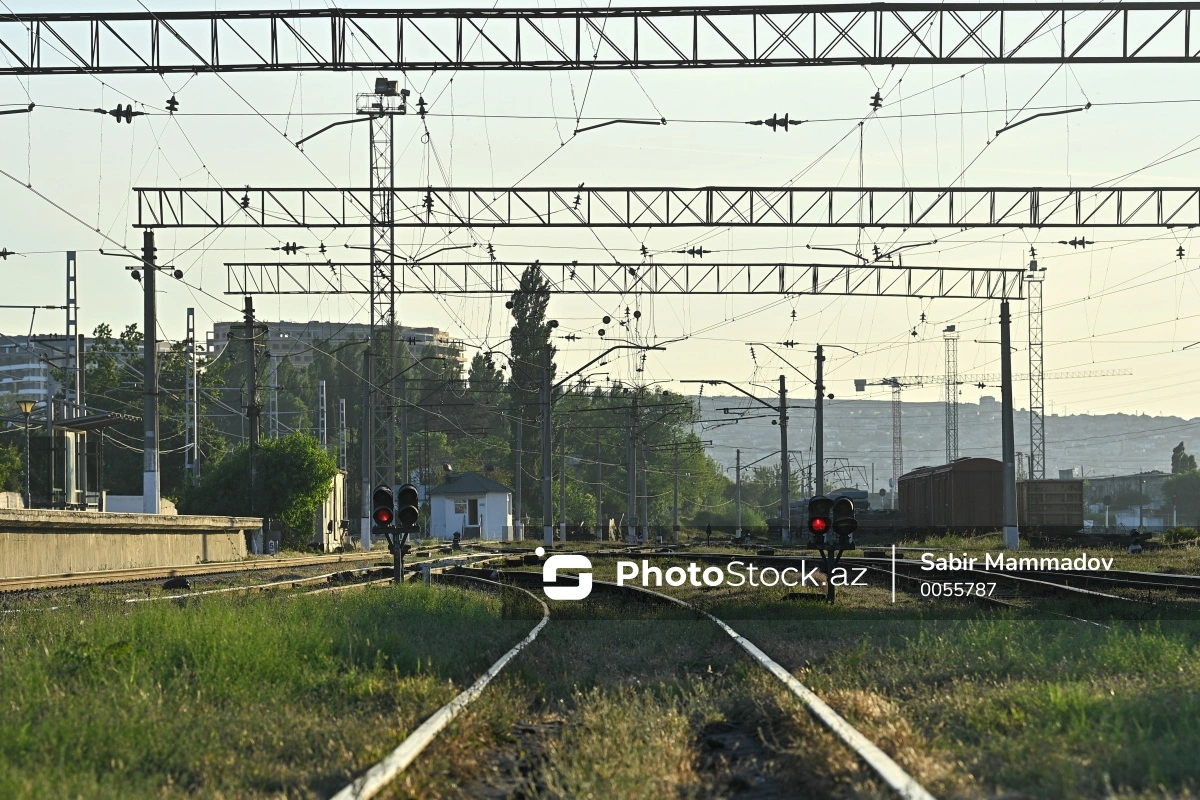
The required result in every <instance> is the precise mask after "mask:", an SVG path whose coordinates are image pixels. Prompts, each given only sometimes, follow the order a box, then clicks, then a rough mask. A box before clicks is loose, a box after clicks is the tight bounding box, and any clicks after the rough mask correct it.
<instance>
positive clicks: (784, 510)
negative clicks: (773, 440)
mask: <svg viewBox="0 0 1200 800" xmlns="http://www.w3.org/2000/svg"><path fill="white" fill-rule="evenodd" d="M820 349H821V346H820V345H817V350H818V351H820ZM820 360H821V356H820V355H818V356H817V361H818V362H820ZM817 369H818V372H817V383H818V384H820V382H821V373H820V367H818V368H817ZM820 395H821V392H820V389H819V388H818V390H817V408H818V409H820V407H821V397H820ZM787 420H788V415H787V378H786V377H784V376H783V375H780V376H779V456H780V460H779V467H780V469H779V477H780V484H781V485H780V490H779V503H780V506H781V509H780V519H781V520H782V527H781V531H782V540H783V543H784V544H787V543H788V542H790V541H791V540H792V500H791V488H792V487H791V482H792V470H791V467H792V465H791V459H790V458H789V457H788V437H787ZM820 420H821V412H820V411H819V410H818V411H817V430H818V431H820V430H821V421H820ZM817 436H818V437H820V436H821V434H820V433H819V432H818V434H817ZM817 441H818V442H819V441H820V438H818V439H817Z"/></svg>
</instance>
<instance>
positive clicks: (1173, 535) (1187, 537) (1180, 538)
mask: <svg viewBox="0 0 1200 800" xmlns="http://www.w3.org/2000/svg"><path fill="white" fill-rule="evenodd" d="M1196 538H1200V532H1197V531H1196V529H1195V528H1171V529H1170V530H1169V531H1167V532H1166V533H1164V534H1163V535H1162V540H1161V541H1162V543H1163V544H1175V543H1176V542H1189V541H1191V540H1192V539H1196Z"/></svg>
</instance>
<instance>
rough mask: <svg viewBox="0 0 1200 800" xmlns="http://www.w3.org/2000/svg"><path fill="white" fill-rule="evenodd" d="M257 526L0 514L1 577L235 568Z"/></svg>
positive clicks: (83, 514) (254, 521)
mask: <svg viewBox="0 0 1200 800" xmlns="http://www.w3.org/2000/svg"><path fill="white" fill-rule="evenodd" d="M261 527H262V520H261V519H258V518H255V517H192V516H158V515H154V514H115V513H108V512H91V511H48V510H42V509H32V510H25V509H0V577H6V578H16V577H30V576H35V575H58V574H61V573H64V572H88V571H92V570H105V569H129V568H134V567H171V566H183V565H185V564H198V563H203V562H210V561H237V560H239V559H243V558H245V557H246V534H247V533H251V532H254V531H257V530H258V529H259V528H261Z"/></svg>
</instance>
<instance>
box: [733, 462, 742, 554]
mask: <svg viewBox="0 0 1200 800" xmlns="http://www.w3.org/2000/svg"><path fill="white" fill-rule="evenodd" d="M734 463H735V464H736V466H735V467H734V468H733V469H734V472H733V475H734V482H733V513H734V525H736V526H737V527H736V528H735V529H734V530H735V534H734V538H736V539H737V540H738V541H739V542H740V541H741V540H742V451H741V449H739V450H738V451H737V461H736V462H734Z"/></svg>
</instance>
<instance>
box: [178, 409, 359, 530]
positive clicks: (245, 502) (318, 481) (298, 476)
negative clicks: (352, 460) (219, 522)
mask: <svg viewBox="0 0 1200 800" xmlns="http://www.w3.org/2000/svg"><path fill="white" fill-rule="evenodd" d="M257 461H258V464H257V467H258V469H257V481H256V482H255V485H254V489H253V491H251V485H250V450H249V447H248V446H246V445H243V446H241V447H239V448H237V449H236V450H234V451H233V452H232V453H230V454H229V455H227V456H226V457H225V458H223V459H221V461H220V462H218V463H217V465H216V466H215V467H212V468H210V469H209V470H208V471H207V472H205V473H204V474H203V475H202V476H201V478H200V485H199V486H196V487H189V488H187V489H185V491H184V493H183V496H182V497H181V498H180V501H179V512H180V513H181V514H217V515H221V516H255V517H270V518H271V519H276V520H279V521H280V522H282V523H283V524H284V526H285V528H286V530H285V531H284V538H283V543H284V545H285V546H296V545H298V544H302V543H303V542H304V541H305V540H307V539H308V537H309V534H310V533H311V531H312V526H313V519H314V517H315V515H316V512H317V509H318V508H319V507H320V505H321V504H322V503H324V502H325V499H326V498H327V497H329V492H330V491H331V489H332V487H331V485H330V481H331V480H332V479H333V476H334V475H336V474H337V461H336V460H335V459H334V457H333V456H332V455H330V454H329V453H327V452H325V451H324V450H322V449H321V445H320V444H319V443H318V442H317V440H316V439H314V438H313V437H311V436H307V435H305V434H302V433H296V434H292V435H290V436H283V437H281V438H279V439H264V440H262V441H261V442H259V448H258V457H257Z"/></svg>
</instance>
